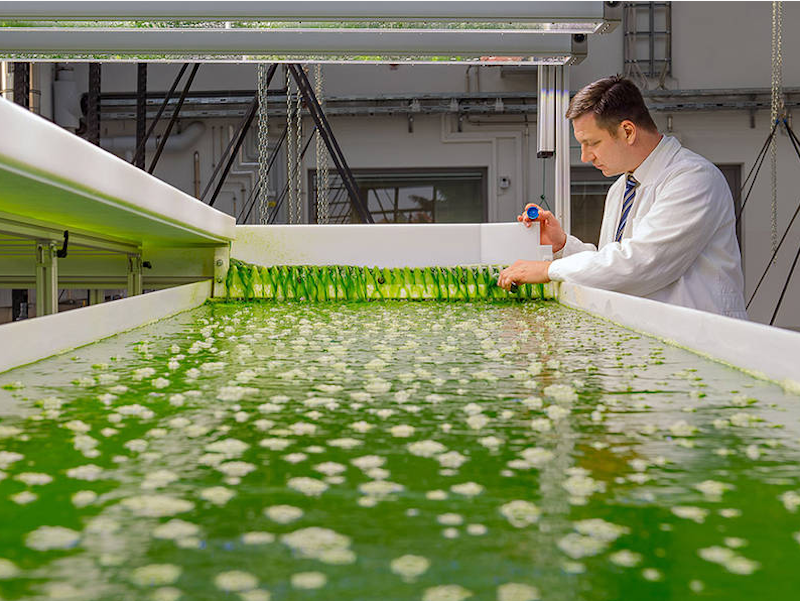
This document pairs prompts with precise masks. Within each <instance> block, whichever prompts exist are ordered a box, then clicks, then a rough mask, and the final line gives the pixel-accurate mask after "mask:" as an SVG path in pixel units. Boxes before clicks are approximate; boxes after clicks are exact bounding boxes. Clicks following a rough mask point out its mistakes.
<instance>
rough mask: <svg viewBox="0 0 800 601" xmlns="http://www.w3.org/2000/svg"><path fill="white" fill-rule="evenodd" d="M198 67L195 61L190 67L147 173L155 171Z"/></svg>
mask: <svg viewBox="0 0 800 601" xmlns="http://www.w3.org/2000/svg"><path fill="white" fill-rule="evenodd" d="M199 68H200V63H195V64H194V66H193V67H192V72H191V73H189V79H187V80H186V85H185V86H184V87H183V92H181V97H180V98H179V99H178V105H177V106H176V107H175V110H174V111H172V117H171V118H170V120H169V123H168V124H167V129H166V130H164V133H163V135H162V136H161V141H160V142H159V143H158V148H156V154H155V156H153V161H152V162H151V163H150V168H149V169H148V170H147V172H148V173H153V171H155V168H156V165H157V164H158V159H160V158H161V153H162V152H164V147H165V146H166V145H167V140H168V139H169V134H170V133H172V128H173V127H174V126H175V122H176V121H177V120H178V115H179V114H180V112H181V107H182V106H183V103H184V101H185V100H186V95H187V94H188V93H189V89H190V88H191V87H192V82H193V81H194V76H195V75H197V70H198V69H199Z"/></svg>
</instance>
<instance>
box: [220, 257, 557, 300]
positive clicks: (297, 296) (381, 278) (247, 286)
mask: <svg viewBox="0 0 800 601" xmlns="http://www.w3.org/2000/svg"><path fill="white" fill-rule="evenodd" d="M500 269H501V267H498V266H488V265H480V266H457V267H414V268H411V267H396V268H379V267H358V266H352V265H325V266H311V265H299V266H297V265H280V266H272V267H263V266H258V265H252V264H249V263H245V262H243V261H238V260H236V259H231V264H230V268H229V269H228V277H227V281H226V288H227V297H228V298H229V299H244V300H253V299H273V300H281V301H283V300H298V301H328V300H348V301H369V300H402V299H408V300H450V301H470V300H491V299H551V298H554V294H553V288H552V285H551V284H522V285H520V286H518V287H517V288H516V290H515V291H514V292H507V291H505V290H503V289H502V288H500V287H498V286H497V276H498V274H499V272H500Z"/></svg>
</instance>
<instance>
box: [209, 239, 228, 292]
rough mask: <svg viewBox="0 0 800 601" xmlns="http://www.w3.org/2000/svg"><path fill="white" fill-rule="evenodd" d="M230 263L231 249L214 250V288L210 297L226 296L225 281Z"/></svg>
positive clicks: (219, 248)
mask: <svg viewBox="0 0 800 601" xmlns="http://www.w3.org/2000/svg"><path fill="white" fill-rule="evenodd" d="M230 263H231V248H230V245H228V246H218V247H217V248H215V249H214V287H213V291H212V293H211V296H215V297H220V296H225V295H226V294H227V287H226V285H225V279H226V278H227V276H228V267H230Z"/></svg>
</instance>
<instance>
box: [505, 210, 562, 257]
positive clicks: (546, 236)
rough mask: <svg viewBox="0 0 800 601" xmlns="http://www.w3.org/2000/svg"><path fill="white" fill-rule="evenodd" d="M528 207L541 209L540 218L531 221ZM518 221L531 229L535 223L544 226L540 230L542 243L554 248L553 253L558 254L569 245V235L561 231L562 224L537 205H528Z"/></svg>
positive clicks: (518, 217)
mask: <svg viewBox="0 0 800 601" xmlns="http://www.w3.org/2000/svg"><path fill="white" fill-rule="evenodd" d="M528 207H536V208H537V209H539V216H538V217H537V218H536V219H530V218H529V217H528V215H527V213H526V212H527V210H528ZM517 221H520V222H522V224H523V225H524V226H525V227H530V226H531V224H533V222H534V221H538V222H539V223H541V224H542V227H541V230H540V234H539V235H540V242H541V243H542V244H545V245H550V246H552V247H553V252H554V253H557V252H558V251H560V250H561V249H562V248H564V245H565V244H566V243H567V234H566V232H565V231H564V230H563V229H561V224H560V223H559V222H558V219H556V217H555V215H553V214H552V213H551V212H550V211H545V210H544V209H542V207H540V206H539V205H537V204H534V203H532V202H531V203H528V204H526V205H525V208H524V209H523V210H522V214H521V215H518V216H517Z"/></svg>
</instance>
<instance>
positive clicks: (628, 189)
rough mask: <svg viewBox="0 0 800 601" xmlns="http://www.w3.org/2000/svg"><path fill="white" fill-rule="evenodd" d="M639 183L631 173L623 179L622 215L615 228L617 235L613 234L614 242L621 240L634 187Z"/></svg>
mask: <svg viewBox="0 0 800 601" xmlns="http://www.w3.org/2000/svg"><path fill="white" fill-rule="evenodd" d="M638 185H639V182H637V181H636V180H635V179H634V178H633V174H632V173H629V174H628V176H627V178H626V180H625V196H624V197H623V201H622V217H620V218H619V227H618V228H617V235H616V236H614V242H619V241H620V240H622V232H623V231H624V230H625V224H626V223H627V222H628V215H630V212H631V207H632V206H633V198H634V197H635V196H636V187H637V186H638Z"/></svg>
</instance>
